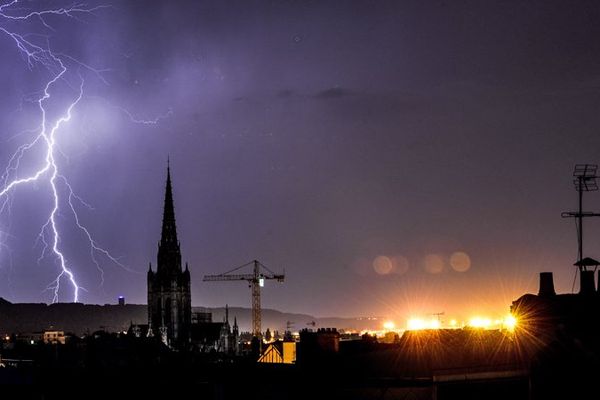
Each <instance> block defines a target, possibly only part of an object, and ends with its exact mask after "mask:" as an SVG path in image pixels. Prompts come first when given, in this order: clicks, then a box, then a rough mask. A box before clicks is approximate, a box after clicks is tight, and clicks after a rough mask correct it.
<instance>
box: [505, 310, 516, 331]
mask: <svg viewBox="0 0 600 400" xmlns="http://www.w3.org/2000/svg"><path fill="white" fill-rule="evenodd" d="M517 323H518V321H517V318H516V317H515V316H514V315H512V314H509V315H507V316H506V317H504V327H505V328H506V329H508V330H509V331H511V332H512V331H514V330H515V328H516V327H517Z"/></svg>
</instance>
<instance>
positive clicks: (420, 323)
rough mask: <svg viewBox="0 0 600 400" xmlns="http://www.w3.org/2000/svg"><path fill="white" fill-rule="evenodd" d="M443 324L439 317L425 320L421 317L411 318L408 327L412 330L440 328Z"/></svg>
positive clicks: (407, 323)
mask: <svg viewBox="0 0 600 400" xmlns="http://www.w3.org/2000/svg"><path fill="white" fill-rule="evenodd" d="M441 327H442V324H441V323H440V321H438V320H437V319H432V320H429V321H427V320H424V319H421V318H410V319H409V320H408V321H407V322H406V329H408V330H410V331H419V330H423V329H440V328H441Z"/></svg>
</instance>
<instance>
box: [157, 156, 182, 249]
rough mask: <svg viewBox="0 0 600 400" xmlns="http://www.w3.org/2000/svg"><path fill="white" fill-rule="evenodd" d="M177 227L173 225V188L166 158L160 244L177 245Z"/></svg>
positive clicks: (169, 166)
mask: <svg viewBox="0 0 600 400" xmlns="http://www.w3.org/2000/svg"><path fill="white" fill-rule="evenodd" d="M178 243H179V242H178V240H177V227H176V225H175V208H174V207H173V190H172V187H171V165H170V162H169V160H167V184H166V188H165V205H164V211H163V222H162V235H161V238H160V244H161V245H163V246H164V245H169V244H175V245H178Z"/></svg>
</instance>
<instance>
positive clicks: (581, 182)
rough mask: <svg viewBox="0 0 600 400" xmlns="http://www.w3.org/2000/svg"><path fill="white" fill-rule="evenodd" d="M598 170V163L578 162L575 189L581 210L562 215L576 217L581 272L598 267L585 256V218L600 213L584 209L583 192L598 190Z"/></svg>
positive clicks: (578, 263) (575, 172)
mask: <svg viewBox="0 0 600 400" xmlns="http://www.w3.org/2000/svg"><path fill="white" fill-rule="evenodd" d="M597 171H598V165H596V164H576V165H575V170H574V171H573V177H574V178H575V179H573V183H574V184H575V190H576V191H577V193H578V195H579V210H578V211H569V212H563V213H562V214H561V217H563V218H576V220H575V222H576V224H577V244H578V248H577V262H576V263H575V265H576V266H577V267H579V272H580V273H581V272H582V271H587V267H588V266H589V267H591V266H594V267H597V266H598V262H597V261H596V260H593V259H591V258H587V257H586V258H585V259H584V258H583V218H586V217H600V214H599V213H594V212H590V211H583V192H594V191H596V190H598V184H597V183H596V178H597V177H598V176H597V175H596V172H597Z"/></svg>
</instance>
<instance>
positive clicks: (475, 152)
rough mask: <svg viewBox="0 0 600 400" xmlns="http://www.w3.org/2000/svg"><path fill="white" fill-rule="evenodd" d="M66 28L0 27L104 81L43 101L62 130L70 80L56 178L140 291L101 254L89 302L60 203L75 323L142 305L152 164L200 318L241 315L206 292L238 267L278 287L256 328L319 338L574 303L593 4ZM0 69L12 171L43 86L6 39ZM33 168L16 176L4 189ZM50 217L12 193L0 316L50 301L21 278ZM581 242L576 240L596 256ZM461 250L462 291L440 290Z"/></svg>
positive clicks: (75, 241)
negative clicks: (282, 322)
mask: <svg viewBox="0 0 600 400" xmlns="http://www.w3.org/2000/svg"><path fill="white" fill-rule="evenodd" d="M495 3H497V4H495ZM43 4H44V6H45V7H49V6H48V4H49V2H43ZM55 4H60V3H56V2H55ZM95 4H96V3H93V4H91V6H93V5H95ZM97 4H100V3H97ZM102 4H110V3H102ZM67 5H70V3H68V4H67ZM21 7H25V8H27V9H36V10H40V6H38V5H37V2H33V1H24V2H23V4H22V5H21ZM19 12H22V11H18V10H17V11H14V15H16V14H18V13H19ZM6 13H7V14H9V12H8V11H6ZM76 17H77V18H76V19H74V18H68V17H65V16H48V17H47V18H46V22H47V24H48V25H49V26H50V27H51V28H53V29H49V28H46V27H44V25H43V24H42V23H41V22H40V21H39V20H38V19H35V18H33V19H30V20H28V21H12V22H11V21H8V20H6V19H3V18H0V28H5V29H8V30H11V31H17V32H20V33H21V34H25V33H29V34H33V35H31V36H28V38H30V39H31V40H32V41H35V42H36V43H39V44H44V43H45V40H46V39H45V38H46V37H47V38H48V40H49V43H50V46H51V47H52V49H53V50H54V51H55V52H56V53H57V54H60V57H66V55H69V56H71V57H74V58H75V59H77V60H79V61H80V62H82V63H85V64H86V65H90V66H93V67H94V68H96V69H98V70H102V71H101V72H100V75H97V74H94V73H92V72H91V71H90V70H89V69H86V68H83V67H81V66H79V68H78V67H77V64H75V63H74V62H70V64H69V65H70V69H69V74H68V76H66V80H65V81H61V82H60V84H58V85H57V86H56V87H55V88H54V89H53V90H54V91H53V93H52V94H53V96H54V97H53V102H52V103H51V104H49V107H50V108H51V110H52V112H59V111H61V110H63V109H64V107H65V106H66V105H67V104H68V102H69V101H71V100H72V99H73V96H74V94H76V89H77V85H78V82H79V81H78V77H79V75H78V74H81V76H83V77H84V79H85V86H84V91H85V94H84V98H83V99H82V101H81V102H80V103H79V104H78V105H77V106H76V108H75V109H74V111H73V119H72V121H70V122H69V123H68V124H67V125H64V127H62V128H61V129H60V131H59V132H58V134H57V142H58V143H57V144H58V147H59V149H60V154H58V155H57V163H58V164H59V166H60V170H61V172H62V173H63V174H64V175H65V176H66V177H67V178H68V179H69V181H70V183H71V185H72V187H73V189H74V190H75V191H76V193H77V194H78V195H79V196H80V197H81V198H82V199H84V200H85V201H86V202H88V203H89V204H90V205H92V206H93V208H94V209H93V210H90V209H87V208H85V207H83V206H82V205H81V204H76V206H77V209H78V211H79V217H80V220H81V222H82V223H84V224H85V225H86V226H87V228H88V229H89V231H90V233H91V234H92V235H94V237H95V239H96V240H97V243H98V244H99V245H101V246H103V247H104V248H106V249H107V250H109V251H110V252H111V253H112V254H113V255H115V256H117V257H120V258H119V260H120V261H121V262H122V263H123V264H124V265H126V266H127V267H128V268H130V269H131V270H134V271H137V273H133V272H127V271H125V270H123V269H122V268H120V267H118V266H116V265H114V264H113V263H111V262H110V261H109V260H107V259H106V258H104V257H103V256H102V255H100V254H97V258H98V260H99V261H100V262H101V266H102V267H103V268H104V270H105V282H104V285H102V286H101V285H100V282H101V280H100V274H99V272H98V270H97V269H96V267H95V266H94V265H93V263H92V261H91V259H90V252H89V245H88V244H87V243H86V240H85V237H84V236H83V235H82V232H81V231H80V230H78V229H76V226H75V225H74V221H73V217H72V215H71V214H70V213H69V212H67V211H68V210H67V209H64V205H65V204H62V209H61V212H60V213H59V215H58V224H59V227H60V229H61V238H62V240H61V242H60V246H61V249H62V250H63V252H64V254H65V256H66V257H67V261H68V263H69V264H68V265H69V266H70V268H72V270H73V272H74V273H75V275H76V277H77V280H78V282H79V283H80V284H81V285H82V286H83V287H84V288H85V290H86V291H85V292H82V293H81V296H80V297H81V301H83V302H86V303H113V302H115V301H116V298H117V296H118V295H124V296H125V297H126V299H127V301H128V302H131V303H145V302H146V275H145V272H146V270H147V268H148V262H150V261H151V262H153V264H155V259H156V250H157V241H158V239H159V234H160V223H161V213H162V208H161V207H162V201H163V195H164V182H165V176H166V159H167V155H170V157H171V167H172V177H173V185H174V196H175V207H176V210H175V211H176V216H177V223H178V230H179V238H180V240H181V246H182V256H183V259H184V260H185V261H188V262H189V263H190V270H191V275H192V298H193V304H194V305H205V306H222V305H224V304H225V303H229V304H230V305H237V306H248V307H249V306H250V290H249V289H248V288H247V285H245V284H244V283H243V282H232V283H204V282H202V276H203V275H204V274H215V273H219V272H224V271H227V270H229V269H232V268H233V267H235V266H238V265H241V264H244V263H246V262H248V261H250V260H252V259H255V258H256V259H259V260H261V261H262V262H263V263H264V264H265V265H267V266H268V267H269V268H270V269H272V270H275V271H283V270H285V273H286V282H285V283H283V284H278V283H274V282H268V283H267V287H266V288H265V289H264V291H263V306H264V307H270V308H277V309H281V310H286V311H298V312H307V313H312V314H315V315H321V316H323V315H340V316H348V315H364V314H377V315H389V316H392V317H395V318H399V319H400V318H402V317H405V316H408V315H409V314H410V315H413V314H421V315H423V314H427V313H437V312H442V311H444V312H446V315H457V316H459V317H460V316H461V315H462V314H461V313H466V312H471V311H472V312H504V311H508V306H509V304H510V301H512V300H513V299H515V298H516V297H517V296H519V295H520V294H522V293H523V292H524V291H531V292H535V291H537V273H538V272H539V271H554V272H555V281H556V286H557V290H558V291H561V292H570V291H571V287H572V282H573V273H574V268H573V267H572V266H571V264H572V263H573V262H574V261H575V258H576V237H575V228H574V223H573V221H568V220H563V219H561V218H560V212H561V211H566V210H571V209H573V208H574V207H575V205H576V193H575V191H574V189H573V185H572V182H571V173H572V169H573V166H574V164H575V163H585V162H588V163H598V162H600V152H599V149H600V129H599V128H600V112H599V110H598V106H599V105H600V40H598V38H600V6H599V5H598V3H597V2H595V1H547V0H544V1H531V2H522V1H513V2H506V1H502V2H500V1H498V2H492V1H486V2H480V1H420V0H419V1H300V0H297V1H291V0H290V1H280V2H273V1H191V0H190V1H166V0H165V1H128V2H114V4H112V7H111V8H104V9H99V10H96V11H95V12H94V15H84V14H78V15H76ZM0 54H1V62H0V116H2V117H1V118H0V165H7V163H8V162H9V159H10V156H11V155H12V154H13V152H14V151H15V150H16V149H17V148H18V146H20V145H22V144H23V143H26V142H27V141H28V140H31V138H32V137H34V136H35V133H32V132H23V131H25V130H32V129H36V127H37V126H38V125H39V120H40V115H39V111H38V109H37V108H36V104H35V103H32V101H31V100H32V99H33V98H35V97H36V96H38V95H39V93H40V90H42V89H43V85H44V84H45V82H46V81H47V80H48V77H49V76H50V75H49V73H48V71H46V70H44V69H43V68H40V67H39V66H34V67H33V68H31V69H30V68H28V66H27V62H26V60H25V59H24V58H23V57H22V54H20V53H19V51H18V50H17V48H16V46H15V43H14V41H13V40H12V39H11V38H10V37H9V36H8V35H6V34H5V33H4V32H2V31H0ZM100 77H102V78H103V79H100ZM103 80H104V81H105V82H103ZM69 85H71V86H69ZM125 110H126V111H125ZM128 113H129V115H130V116H131V117H130V116H129V115H128ZM52 115H54V114H52ZM161 115H167V117H166V118H164V119H160V120H159V122H158V123H157V124H155V125H147V124H141V123H135V122H134V121H133V120H142V119H146V120H151V119H154V118H157V117H159V116H161ZM19 133H20V134H19ZM17 134H19V135H17ZM41 157H43V154H42V152H41V151H37V152H36V151H32V152H31V153H30V154H29V155H28V156H27V157H25V158H24V159H23V160H22V163H21V166H20V168H21V169H20V170H19V172H18V173H19V176H25V175H27V173H29V172H30V171H32V170H33V168H37V167H38V166H39V163H40V160H41ZM36 163H37V164H36ZM63 190H64V187H63ZM62 194H63V198H64V194H65V193H62ZM588 199H589V201H588V202H587V204H588V205H589V208H590V209H591V210H595V211H598V210H600V202H599V201H598V200H600V199H599V198H598V195H597V194H591V195H590V196H589V197H588ZM50 200H51V197H50V192H49V186H48V184H47V182H44V181H43V182H40V183H39V184H36V185H30V186H22V187H19V188H17V189H16V190H14V191H12V192H11V207H10V213H9V212H8V210H7V209H5V210H4V212H3V213H2V217H1V219H0V231H2V232H3V234H2V237H1V239H2V243H3V246H2V247H1V248H0V296H2V297H5V298H7V299H9V300H12V301H27V302H47V301H50V300H51V299H52V294H51V293H50V292H48V291H44V289H45V288H46V286H47V285H48V283H49V282H51V281H52V280H53V279H54V277H55V276H56V273H57V271H58V266H57V264H56V263H55V259H54V257H52V255H51V254H48V255H47V256H46V257H45V258H44V259H42V260H41V261H40V262H39V263H38V262H37V259H38V257H39V256H40V255H41V250H42V246H40V243H39V242H38V244H37V246H36V236H37V234H38V232H39V231H40V228H41V227H42V225H43V224H44V223H45V221H46V218H47V216H48V213H49V211H50V209H51V201H50ZM598 224H600V221H598V223H596V224H594V221H591V223H589V224H588V227H589V229H587V230H586V232H587V233H588V241H587V248H588V249H589V252H586V253H587V254H586V255H588V256H591V257H600V254H598V253H599V251H598V250H599V249H598V245H597V242H598V239H599V238H600V236H599V234H600V229H598V228H596V227H595V225H598ZM456 252H462V253H466V254H467V255H468V260H469V261H470V268H469V269H468V270H467V271H466V272H457V271H455V270H454V268H452V266H451V256H452V254H454V253H456ZM378 256H385V257H388V258H389V259H386V258H379V259H377V257H378ZM376 259H377V261H376V262H375V263H374V261H375V260H376ZM452 260H453V261H452V263H453V264H454V265H455V267H456V268H457V269H461V267H464V268H462V269H465V268H466V267H468V266H469V263H466V261H465V256H464V255H455V257H453V258H452ZM465 263H466V264H465ZM390 268H391V271H389V269H390ZM440 269H441V272H440ZM378 272H379V273H378ZM386 272H390V273H387V274H386ZM432 272H438V273H432ZM63 285H64V286H63V290H62V291H61V292H60V293H61V295H60V300H61V301H69V300H70V299H71V298H72V291H71V288H70V287H69V286H68V285H67V284H66V282H65V283H63Z"/></svg>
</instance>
